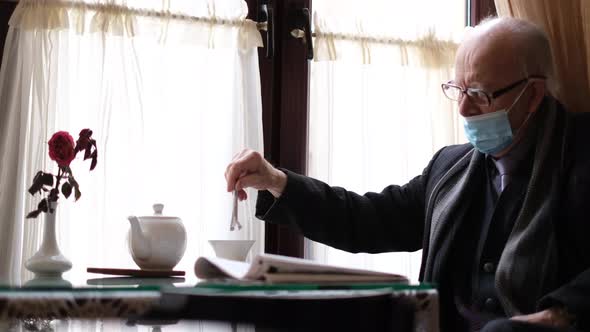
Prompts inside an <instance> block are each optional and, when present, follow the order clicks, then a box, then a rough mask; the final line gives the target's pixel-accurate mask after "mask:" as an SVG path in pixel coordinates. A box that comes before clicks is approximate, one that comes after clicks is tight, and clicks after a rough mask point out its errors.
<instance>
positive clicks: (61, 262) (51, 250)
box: [25, 202, 72, 276]
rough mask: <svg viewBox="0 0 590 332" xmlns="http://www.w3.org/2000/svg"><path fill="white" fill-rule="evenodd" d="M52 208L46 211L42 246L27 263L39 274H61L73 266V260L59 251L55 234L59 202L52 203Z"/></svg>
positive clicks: (32, 270) (28, 266)
mask: <svg viewBox="0 0 590 332" xmlns="http://www.w3.org/2000/svg"><path fill="white" fill-rule="evenodd" d="M51 208H52V209H53V212H47V213H45V223H44V225H43V242H42V243H41V247H40V248H39V250H37V252H36V253H35V254H34V255H33V256H32V257H31V258H29V259H28V260H27V261H26V263H25V267H26V268H27V270H29V271H31V272H34V273H35V274H36V275H38V276H59V275H61V274H62V273H63V272H65V271H67V270H69V269H71V268H72V262H70V261H69V260H68V259H67V258H66V257H65V256H64V255H63V254H62V253H61V252H60V251H59V247H58V246H57V238H56V234H55V214H56V210H55V209H56V208H57V202H53V203H51Z"/></svg>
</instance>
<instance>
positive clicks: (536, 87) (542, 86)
mask: <svg viewBox="0 0 590 332" xmlns="http://www.w3.org/2000/svg"><path fill="white" fill-rule="evenodd" d="M546 93H547V84H546V83H545V81H544V80H538V81H533V82H532V84H531V95H530V97H529V101H530V102H529V105H530V106H529V110H528V112H529V113H534V112H536V111H537V110H538V109H539V105H541V102H543V98H544V97H545V94H546Z"/></svg>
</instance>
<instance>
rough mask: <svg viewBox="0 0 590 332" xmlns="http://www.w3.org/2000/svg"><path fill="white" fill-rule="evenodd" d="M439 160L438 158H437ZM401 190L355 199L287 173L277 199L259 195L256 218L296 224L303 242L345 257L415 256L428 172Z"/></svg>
mask: <svg viewBox="0 0 590 332" xmlns="http://www.w3.org/2000/svg"><path fill="white" fill-rule="evenodd" d="M437 155H438V153H437ZM437 155H435V157H434V158H433V160H432V161H431V162H430V164H429V165H428V167H426V169H425V170H424V172H423V173H422V175H420V176H417V177H415V178H414V179H412V180H411V181H410V182H409V183H407V184H406V185H404V186H396V185H391V186H388V187H386V188H385V189H383V191H382V192H381V193H373V192H369V193H366V194H364V195H358V194H356V193H354V192H351V191H347V190H345V189H344V188H340V187H331V186H329V185H327V184H326V183H324V182H321V181H319V180H316V179H313V178H310V177H306V176H303V175H299V174H296V173H293V172H290V171H288V170H283V171H284V172H285V173H286V174H287V186H286V187H285V190H284V192H283V194H282V195H281V196H280V197H279V198H278V199H275V198H274V197H273V196H272V195H271V194H270V193H269V192H267V191H261V192H259V195H258V201H257V204H256V216H257V217H258V218H259V219H262V220H264V221H267V222H271V223H278V224H292V225H296V226H297V227H298V228H299V229H300V230H301V231H302V232H303V235H305V236H306V237H307V238H309V239H311V240H314V241H318V242H321V243H324V244H327V245H329V246H332V247H335V248H338V249H341V250H346V251H349V252H368V253H378V252H388V251H415V250H419V249H421V247H422V236H423V233H424V213H425V212H424V210H425V208H424V205H425V203H424V201H425V197H424V196H425V187H426V179H427V178H428V173H429V172H430V169H431V167H432V164H433V161H434V160H435V159H436V156H437Z"/></svg>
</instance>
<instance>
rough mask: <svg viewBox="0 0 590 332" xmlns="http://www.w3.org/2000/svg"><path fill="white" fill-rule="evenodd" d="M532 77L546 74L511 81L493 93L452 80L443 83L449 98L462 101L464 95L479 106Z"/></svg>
mask: <svg viewBox="0 0 590 332" xmlns="http://www.w3.org/2000/svg"><path fill="white" fill-rule="evenodd" d="M532 79H545V77H544V76H529V77H525V78H523V79H520V80H518V81H516V82H514V83H511V84H509V85H507V86H505V87H503V88H500V89H498V90H496V91H494V92H492V93H488V92H486V91H484V90H482V89H476V88H463V87H460V86H458V85H456V84H452V83H451V82H450V81H449V82H448V83H443V84H441V87H442V90H443V93H444V94H445V96H447V98H449V99H450V100H454V101H461V99H462V98H463V96H464V95H467V97H469V100H470V101H471V102H472V103H474V104H476V105H478V106H490V105H491V104H492V101H494V99H496V98H498V97H500V96H501V95H503V94H505V93H507V92H508V91H510V90H512V89H514V88H515V87H517V86H519V85H520V84H522V83H524V82H528V81H529V80H532Z"/></svg>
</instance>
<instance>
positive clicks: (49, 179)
mask: <svg viewBox="0 0 590 332" xmlns="http://www.w3.org/2000/svg"><path fill="white" fill-rule="evenodd" d="M41 182H42V183H43V185H44V186H50V187H51V186H53V174H51V173H43V175H42V176H41Z"/></svg>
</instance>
